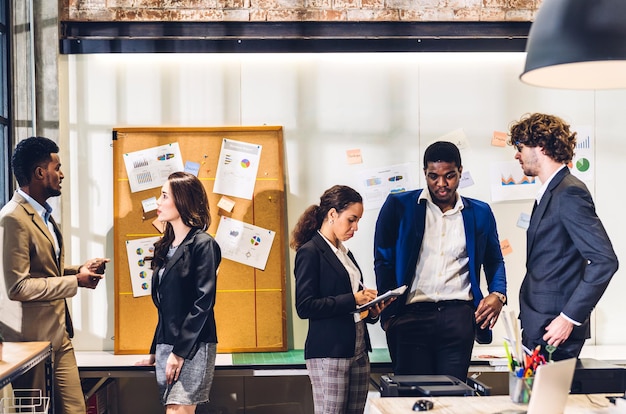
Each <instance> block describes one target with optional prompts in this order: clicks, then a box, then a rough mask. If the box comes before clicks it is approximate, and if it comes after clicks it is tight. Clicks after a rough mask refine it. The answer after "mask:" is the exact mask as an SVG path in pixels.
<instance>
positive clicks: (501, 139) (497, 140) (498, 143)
mask: <svg viewBox="0 0 626 414" xmlns="http://www.w3.org/2000/svg"><path fill="white" fill-rule="evenodd" d="M508 137H509V136H508V135H507V133H506V132H502V131H493V136H492V137H491V145H493V146H494V147H506V140H507V139H508Z"/></svg>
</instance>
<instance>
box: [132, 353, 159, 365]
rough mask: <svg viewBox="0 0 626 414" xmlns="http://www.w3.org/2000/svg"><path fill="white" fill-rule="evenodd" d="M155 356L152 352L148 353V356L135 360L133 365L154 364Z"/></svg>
mask: <svg viewBox="0 0 626 414" xmlns="http://www.w3.org/2000/svg"><path fill="white" fill-rule="evenodd" d="M154 362H155V358H154V354H150V356H149V357H148V358H144V359H142V360H141V361H137V362H135V366H142V367H149V366H152V365H154Z"/></svg>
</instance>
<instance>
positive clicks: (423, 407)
mask: <svg viewBox="0 0 626 414" xmlns="http://www.w3.org/2000/svg"><path fill="white" fill-rule="evenodd" d="M433 407H434V404H433V402H432V401H430V400H417V401H415V404H413V411H428V410H432V408H433Z"/></svg>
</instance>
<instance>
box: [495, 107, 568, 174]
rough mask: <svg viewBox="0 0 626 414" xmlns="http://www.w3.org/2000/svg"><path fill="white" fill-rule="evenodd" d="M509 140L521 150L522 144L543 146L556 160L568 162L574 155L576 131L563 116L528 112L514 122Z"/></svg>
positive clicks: (547, 153) (548, 154)
mask: <svg viewBox="0 0 626 414" xmlns="http://www.w3.org/2000/svg"><path fill="white" fill-rule="evenodd" d="M509 135H510V136H511V138H510V139H509V141H508V142H507V143H508V144H509V145H513V146H514V147H516V148H517V150H518V151H519V150H520V145H522V144H523V145H525V146H527V147H541V148H543V152H544V153H545V154H546V155H547V156H548V157H550V158H552V159H553V160H554V161H557V162H561V163H563V164H566V163H568V162H570V161H571V160H572V158H573V157H574V149H575V148H576V132H570V126H569V125H568V124H567V123H565V121H563V120H562V119H561V118H559V117H557V116H554V115H546V114H539V113H534V114H526V115H524V116H522V118H521V119H520V120H519V121H518V122H515V123H513V125H511V128H510V134H509Z"/></svg>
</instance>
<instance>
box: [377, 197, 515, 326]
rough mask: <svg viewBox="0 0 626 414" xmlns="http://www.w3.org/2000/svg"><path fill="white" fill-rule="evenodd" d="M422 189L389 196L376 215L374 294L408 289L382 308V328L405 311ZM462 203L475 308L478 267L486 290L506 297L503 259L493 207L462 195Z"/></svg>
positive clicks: (421, 222)
mask: <svg viewBox="0 0 626 414" xmlns="http://www.w3.org/2000/svg"><path fill="white" fill-rule="evenodd" d="M422 191H423V190H413V191H406V192H403V193H396V194H390V195H389V196H387V200H385V203H384V204H383V206H382V208H381V210H380V213H379V214H378V219H377V221H376V232H375V235H374V270H375V271H376V283H377V285H378V291H379V292H381V293H382V292H386V291H387V290H389V289H395V288H397V287H398V286H402V285H407V286H408V287H409V289H407V290H406V292H405V294H404V295H403V296H401V297H399V298H398V300H396V301H394V302H392V303H391V304H390V305H388V306H387V307H386V308H385V310H383V313H382V315H381V323H382V324H383V326H384V323H385V321H386V320H388V319H389V318H391V317H393V316H395V315H399V314H402V312H403V311H404V307H405V306H406V298H407V295H408V293H409V290H410V287H411V284H412V282H413V278H414V277H415V268H416V266H417V259H418V256H419V252H420V248H421V246H422V240H423V238H424V227H425V223H426V201H425V200H424V201H423V202H421V203H418V199H419V196H420V194H421V192H422ZM461 200H462V201H463V209H462V210H461V213H462V215H463V224H464V227H465V242H466V244H467V255H468V257H469V277H470V282H471V291H472V295H473V297H474V306H478V303H479V302H480V301H481V300H482V299H483V294H482V292H481V290H480V270H481V267H482V268H483V270H484V272H485V277H486V279H487V286H488V289H489V292H500V293H503V294H505V295H506V273H505V270H504V259H503V258H502V251H501V248H500V241H499V239H498V231H497V228H496V220H495V218H494V216H493V212H492V211H491V207H489V205H488V204H487V203H485V202H482V201H479V200H475V199H472V198H467V197H461Z"/></svg>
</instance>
